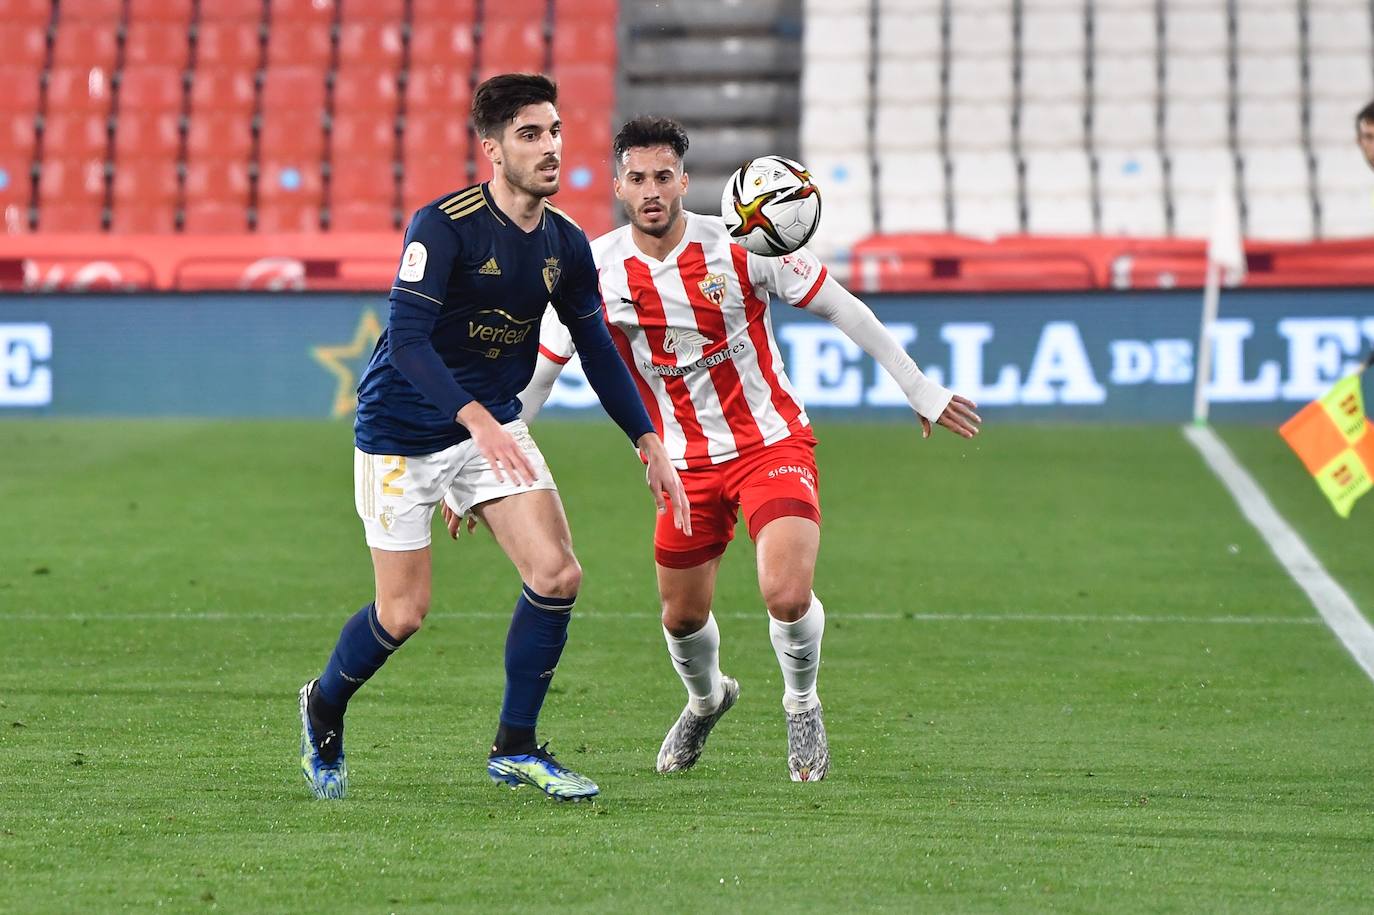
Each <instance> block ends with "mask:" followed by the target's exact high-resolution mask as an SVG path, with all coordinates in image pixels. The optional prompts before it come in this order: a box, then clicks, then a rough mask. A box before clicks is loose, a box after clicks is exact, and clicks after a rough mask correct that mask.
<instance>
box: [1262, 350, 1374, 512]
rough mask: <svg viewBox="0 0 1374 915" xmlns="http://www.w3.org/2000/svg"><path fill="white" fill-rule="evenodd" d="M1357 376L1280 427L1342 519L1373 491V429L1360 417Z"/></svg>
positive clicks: (1361, 399)
mask: <svg viewBox="0 0 1374 915" xmlns="http://www.w3.org/2000/svg"><path fill="white" fill-rule="evenodd" d="M1368 364H1369V363H1366V366H1367V365H1368ZM1362 373H1363V369H1361V370H1360V371H1359V372H1356V373H1355V374H1353V375H1351V376H1349V377H1347V378H1343V379H1341V380H1340V381H1339V382H1337V383H1336V386H1335V387H1333V388H1332V389H1331V390H1330V391H1328V392H1327V393H1326V395H1325V396H1324V397H1322V398H1321V399H1320V400H1314V401H1312V402H1311V403H1310V404H1308V405H1307V406H1305V407H1303V408H1302V409H1301V410H1299V411H1298V413H1297V415H1296V416H1294V417H1293V418H1292V419H1290V420H1288V422H1286V423H1284V424H1283V425H1282V426H1281V427H1280V428H1279V434H1280V435H1282V436H1283V438H1284V441H1286V442H1288V447H1290V448H1292V449H1293V451H1294V452H1296V453H1297V455H1298V457H1299V458H1300V459H1301V460H1302V462H1303V465H1304V466H1305V467H1306V468H1307V472H1308V473H1310V474H1312V476H1313V477H1315V478H1316V480H1317V485H1318V486H1320V487H1321V490H1322V492H1323V493H1325V494H1326V497H1327V498H1328V499H1330V500H1331V507H1332V508H1334V509H1335V510H1336V514H1338V515H1340V516H1341V517H1342V518H1348V517H1350V510H1351V509H1352V508H1354V507H1355V502H1356V500H1358V499H1359V498H1360V496H1362V495H1364V494H1365V493H1367V492H1369V490H1370V489H1374V430H1371V429H1370V428H1369V423H1368V422H1367V421H1366V419H1365V415H1364V396H1363V394H1362V392H1361V391H1360V376H1361V374H1362Z"/></svg>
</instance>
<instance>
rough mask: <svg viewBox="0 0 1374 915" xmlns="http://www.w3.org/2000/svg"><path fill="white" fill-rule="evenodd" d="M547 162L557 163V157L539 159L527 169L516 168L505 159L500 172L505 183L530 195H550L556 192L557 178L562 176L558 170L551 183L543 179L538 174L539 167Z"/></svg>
mask: <svg viewBox="0 0 1374 915" xmlns="http://www.w3.org/2000/svg"><path fill="white" fill-rule="evenodd" d="M549 163H553V164H557V163H558V159H556V158H545V159H540V160H539V161H538V162H536V163H535V164H534V166H533V167H531V168H529V169H517V168H516V167H515V166H514V165H512V164H511V162H510V160H509V159H507V160H506V161H505V162H503V163H502V165H501V173H502V174H503V175H504V176H505V178H506V183H507V184H509V185H510V186H511V187H514V188H517V189H518V190H521V191H524V192H525V193H526V194H529V195H530V196H531V197H552V196H553V195H554V194H557V193H558V185H559V178H561V177H562V173H561V172H559V174H558V177H556V178H554V180H553V183H552V184H549V183H547V182H546V181H544V180H543V178H542V177H541V175H540V172H539V169H540V167H541V166H544V165H548V164H549Z"/></svg>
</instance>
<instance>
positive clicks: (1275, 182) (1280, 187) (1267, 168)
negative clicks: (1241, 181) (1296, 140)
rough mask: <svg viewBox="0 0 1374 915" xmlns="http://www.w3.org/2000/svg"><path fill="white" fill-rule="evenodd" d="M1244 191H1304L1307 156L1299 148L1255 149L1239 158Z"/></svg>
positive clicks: (1305, 191) (1305, 190)
mask: <svg viewBox="0 0 1374 915" xmlns="http://www.w3.org/2000/svg"><path fill="white" fill-rule="evenodd" d="M1241 165H1242V173H1243V175H1244V177H1245V192H1246V193H1247V194H1255V193H1260V192H1269V193H1275V192H1277V193H1291V192H1299V191H1300V192H1302V193H1304V194H1306V193H1307V191H1308V186H1309V185H1310V183H1311V182H1310V180H1309V175H1308V170H1307V153H1306V152H1305V151H1304V150H1303V149H1302V147H1300V146H1274V147H1270V148H1268V149H1256V150H1252V151H1250V152H1247V153H1245V154H1244V155H1242V156H1241Z"/></svg>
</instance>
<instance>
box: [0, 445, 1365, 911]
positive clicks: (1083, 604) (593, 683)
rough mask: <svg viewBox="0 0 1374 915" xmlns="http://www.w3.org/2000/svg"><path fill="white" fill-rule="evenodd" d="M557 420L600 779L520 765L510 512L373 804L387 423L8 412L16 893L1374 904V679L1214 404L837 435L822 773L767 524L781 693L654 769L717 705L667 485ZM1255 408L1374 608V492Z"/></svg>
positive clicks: (89, 903) (13, 902)
mask: <svg viewBox="0 0 1374 915" xmlns="http://www.w3.org/2000/svg"><path fill="white" fill-rule="evenodd" d="M536 434H537V435H538V437H539V438H540V440H541V442H542V443H543V445H544V449H545V451H546V453H547V455H548V457H549V459H550V462H551V464H552V465H553V468H554V472H555V474H556V475H557V476H558V478H559V480H560V483H561V486H562V490H563V494H564V497H565V501H566V504H567V507H568V514H569V516H570V519H571V522H572V528H573V535H574V540H575V543H576V545H577V550H578V555H579V558H580V559H581V561H582V564H583V566H584V568H585V570H586V578H585V585H584V591H583V595H582V598H581V601H580V603H579V611H578V616H577V618H576V619H575V620H574V623H573V628H572V633H571V640H570V642H569V647H568V650H567V652H566V653H565V655H564V658H563V663H562V664H561V665H560V668H559V676H558V679H557V681H556V682H555V684H554V686H553V692H552V694H551V696H550V700H549V702H548V704H547V705H546V708H545V715H544V720H543V722H542V728H541V730H542V734H543V735H544V736H546V737H548V738H551V739H552V741H553V748H554V749H555V750H556V751H557V752H558V753H559V755H560V757H561V758H562V759H563V760H565V761H566V762H567V763H569V764H570V765H572V766H573V767H574V768H577V769H579V770H581V771H584V772H586V773H587V774H588V775H590V776H592V777H593V778H595V779H596V780H597V781H598V782H599V783H600V784H601V786H602V790H603V795H602V798H601V799H599V800H598V801H597V802H596V803H595V804H590V805H586V804H584V805H576V806H574V805H559V804H556V803H552V802H549V801H546V800H545V799H544V798H543V797H542V796H538V795H535V794H532V793H530V791H529V789H526V790H523V791H519V792H510V791H507V790H504V789H498V788H496V787H495V786H493V785H492V784H491V783H490V782H489V781H488V779H487V777H486V775H485V772H484V768H483V761H484V757H485V751H486V749H487V746H488V744H489V741H490V739H491V735H492V732H493V729H494V725H495V716H496V712H497V709H498V707H499V703H500V698H501V684H502V679H501V650H502V644H503V640H504V633H505V623H506V619H507V616H508V613H509V610H510V607H511V605H512V603H513V601H514V598H515V596H516V593H517V588H518V582H517V579H516V576H515V573H514V572H513V571H512V569H511V568H510V567H509V565H508V564H506V562H505V561H504V559H503V557H502V556H501V555H500V553H499V551H498V550H497V549H496V548H495V547H494V545H493V544H492V542H491V540H490V538H489V537H488V536H486V535H485V534H479V535H478V536H476V537H474V538H472V539H471V540H468V539H465V540H464V541H463V542H461V543H459V544H453V543H451V542H449V541H447V540H443V541H439V540H436V544H437V546H438V555H437V558H436V584H435V600H434V607H433V611H432V613H431V615H430V620H429V622H428V624H427V626H426V629H425V630H424V631H423V632H421V634H420V635H419V636H418V637H417V638H416V639H414V640H413V641H412V642H411V643H410V644H408V645H407V646H406V647H405V649H404V650H403V651H402V652H401V653H400V654H398V655H397V656H396V657H395V658H393V659H392V661H391V662H390V663H389V664H388V665H387V667H386V668H385V669H384V670H383V671H382V672H381V673H380V674H379V675H378V676H377V678H376V679H375V680H374V681H373V682H372V683H370V684H369V685H368V686H367V687H366V688H365V690H364V691H363V692H362V693H361V694H360V695H359V697H358V699H357V701H356V702H355V704H354V707H353V709H352V711H351V712H350V715H349V737H348V750H349V762H350V768H351V770H352V779H351V786H350V791H351V794H350V797H349V798H348V799H347V800H345V801H343V802H339V803H323V802H317V801H314V800H312V799H311V798H310V797H309V794H308V791H307V789H306V786H305V784H304V782H303V780H302V779H301V776H300V773H299V771H298V769H297V722H296V700H295V694H296V690H297V688H298V687H299V686H300V684H301V683H302V682H303V681H304V680H305V679H306V678H307V677H309V676H312V675H313V674H315V673H316V672H317V671H318V670H319V668H320V666H321V665H322V664H323V662H324V660H325V657H326V655H327V654H328V652H329V650H330V648H331V646H332V644H333V640H334V638H335V635H336V634H337V631H338V628H339V625H340V624H341V623H342V621H343V620H344V618H345V617H346V616H347V615H348V614H349V613H351V612H352V611H353V610H355V609H356V608H357V607H358V606H360V605H361V604H363V603H364V602H366V601H367V600H368V599H369V597H370V593H371V592H370V589H371V573H370V568H369V564H368V560H367V553H366V549H365V547H364V545H363V543H362V532H361V528H360V525H359V523H358V521H357V519H356V517H355V515H354V513H353V505H352V480H351V474H352V458H351V455H350V447H351V436H350V429H349V428H348V426H347V425H346V424H341V423H250V422H239V423H230V422H225V423H204V422H191V421H166V422H94V421H91V422H70V421H61V422H59V421H7V422H4V423H0V462H3V466H4V467H5V472H4V474H3V475H0V497H2V498H0V531H3V537H0V545H2V546H3V549H2V550H0V632H3V636H2V637H0V643H3V645H4V646H5V647H4V656H3V664H0V911H6V912H30V911H78V910H82V911H113V910H122V909H133V910H140V911H147V910H151V909H153V908H155V907H159V906H160V907H162V908H163V909H164V910H169V911H185V912H197V911H210V910H221V911H234V912H269V911H325V910H329V911H340V912H347V911H359V912H384V911H399V912H424V911H432V912H438V911H452V910H456V909H471V910H477V909H484V910H497V909H503V910H511V911H519V910H528V909H536V908H537V909H552V910H556V911H563V910H572V911H598V912H600V911H607V910H612V911H662V910H672V911H698V910H726V911H774V910H786V911H802V910H818V911H858V910H880V909H885V910H926V911H937V912H945V911H1007V912H1023V911H1039V910H1052V911H1114V912H1115V911H1155V912H1158V911H1185V912H1222V911H1233V912H1247V913H1249V912H1263V911H1282V910H1287V911H1293V910H1302V911H1304V912H1314V911H1353V910H1360V909H1368V907H1369V906H1370V905H1371V900H1372V899H1374V868H1371V866H1370V861H1371V855H1374V802H1371V800H1370V797H1371V795H1370V789H1371V785H1374V763H1372V762H1371V760H1372V759H1374V756H1372V755H1371V753H1370V735H1371V726H1372V725H1374V684H1371V683H1370V682H1369V680H1368V679H1367V678H1366V677H1365V676H1364V674H1362V673H1361V672H1360V671H1359V669H1358V668H1357V667H1356V666H1355V664H1354V663H1353V662H1352V661H1351V659H1350V658H1349V657H1348V656H1347V654H1346V652H1345V651H1344V649H1343V648H1342V647H1341V646H1340V644H1339V643H1338V642H1337V640H1336V639H1335V637H1334V636H1332V635H1331V633H1330V632H1328V630H1327V629H1326V628H1325V627H1324V626H1322V625H1321V624H1320V622H1319V621H1318V618H1317V615H1316V612H1315V611H1314V610H1313V609H1312V607H1311V606H1310V605H1309V604H1308V603H1307V602H1306V600H1305V599H1304V597H1303V595H1302V594H1301V592H1300V591H1299V590H1298V588H1297V587H1296V586H1295V585H1294V584H1293V583H1292V582H1291V581H1290V580H1289V579H1288V578H1287V577H1286V575H1285V574H1284V572H1283V571H1282V569H1281V568H1280V567H1279V565H1278V564H1277V562H1276V561H1275V560H1274V559H1273V557H1272V556H1271V555H1270V554H1269V552H1268V550H1267V549H1266V547H1265V546H1264V544H1263V543H1262V542H1261V541H1260V540H1259V538H1258V536H1257V535H1256V534H1255V533H1254V532H1253V531H1252V529H1251V528H1250V527H1249V526H1248V525H1247V524H1246V523H1245V521H1244V520H1243V519H1242V518H1241V516H1240V514H1239V512H1238V511H1237V510H1236V508H1235V506H1234V504H1233V503H1232V501H1231V499H1230V497H1229V496H1228V495H1227V493H1226V492H1225V491H1224V489H1223V488H1222V487H1221V485H1220V483H1218V482H1217V481H1216V480H1215V479H1214V478H1213V477H1212V476H1211V474H1210V473H1209V472H1208V471H1207V469H1206V467H1205V466H1204V465H1203V463H1202V461H1201V459H1200V458H1199V457H1198V456H1197V455H1196V454H1195V453H1194V452H1193V451H1192V449H1191V448H1190V446H1189V445H1188V444H1187V443H1186V442H1185V441H1184V439H1183V437H1182V436H1181V435H1180V434H1179V432H1178V430H1177V429H1174V428H1171V427H1134V428H1131V427H1115V428H1106V427H1073V426H1066V427H1014V426H1009V427H999V426H991V427H989V428H988V429H987V431H986V432H985V434H984V435H983V436H982V437H980V439H979V440H978V442H977V443H976V444H965V443H963V442H960V441H957V440H956V439H954V438H953V437H951V436H948V435H946V434H944V433H943V432H941V433H938V434H937V437H936V438H935V439H932V440H931V441H928V442H921V441H920V439H919V435H918V433H917V432H916V431H915V430H914V429H912V428H902V427H897V426H864V425H836V424H827V425H823V426H822V427H821V428H820V430H819V434H820V437H821V441H822V445H821V449H820V462H821V490H822V499H823V506H824V510H825V515H826V517H825V526H824V533H823V546H822V552H821V563H820V568H819V571H818V575H817V592H818V594H819V595H820V596H821V598H822V599H823V600H824V601H825V604H826V608H827V616H828V619H829V621H830V626H829V629H828V631H827V633H826V640H825V649H824V664H823V667H822V670H821V679H820V692H821V696H822V698H823V700H824V702H825V707H826V713H827V717H826V722H827V725H828V727H829V730H830V734H831V742H832V752H833V757H834V762H833V768H832V772H831V777H830V778H829V779H828V780H826V781H825V782H823V783H819V784H811V785H797V784H792V783H791V782H789V781H788V780H787V776H786V765H785V728H784V723H783V719H782V713H781V708H780V692H781V686H780V683H779V677H778V673H777V670H776V666H775V661H774V659H773V656H772V650H771V647H770V645H769V642H768V637H767V626H766V621H765V617H764V611H763V609H762V607H761V606H760V604H759V600H758V596H757V590H756V585H755V582H754V575H753V552H752V547H751V545H750V544H749V542H748V538H747V537H745V536H743V534H742V532H741V536H740V537H739V538H738V539H737V541H736V543H735V544H734V545H733V547H732V548H731V550H730V552H729V553H728V554H727V558H726V562H725V565H724V567H723V569H722V574H721V580H720V589H719V595H718V600H717V604H716V612H717V614H718V617H719V619H720V626H721V630H722V634H723V661H724V668H725V670H726V671H727V672H729V673H731V674H733V675H734V676H736V677H738V678H739V680H740V681H741V684H742V687H743V693H742V697H741V700H740V703H739V705H738V706H736V709H735V710H734V711H733V712H731V714H730V715H729V716H728V717H727V718H726V719H725V720H724V721H723V723H722V724H721V726H720V728H719V729H718V730H717V731H716V733H715V735H714V736H713V737H712V741H711V744H710V746H709V747H708V749H707V753H706V755H705V756H704V758H703V760H702V762H701V764H700V765H699V766H698V767H697V768H696V769H695V770H694V771H692V772H689V773H685V774H683V775H681V776H677V777H668V778H665V777H660V776H658V775H656V774H655V773H654V771H653V763H654V756H655V753H656V751H657V749H658V744H659V741H660V740H661V738H662V736H663V733H664V731H665V729H666V728H667V727H668V726H669V725H670V724H671V723H672V721H673V720H674V718H675V716H676V715H677V713H678V711H679V710H680V708H681V705H682V702H683V695H682V688H681V685H680V683H679V682H678V680H677V678H676V677H675V676H674V674H673V671H672V668H671V665H670V664H669V662H668V660H667V658H666V655H665V650H664V646H663V641H662V636H661V634H660V630H659V625H658V622H657V607H656V601H655V594H654V586H653V576H652V564H651V551H650V547H649V534H650V530H651V526H652V520H653V519H652V508H651V503H650V501H649V498H648V495H647V493H645V492H644V491H643V487H642V482H641V481H642V473H641V471H640V470H639V469H638V467H637V464H636V462H635V461H634V459H633V456H632V454H631V452H630V451H629V449H628V448H627V447H626V445H625V443H624V441H623V440H622V439H621V438H619V437H618V435H617V434H616V433H615V432H614V431H613V430H612V429H611V427H610V426H609V424H607V423H605V422H601V423H594V424H560V423H556V422H548V423H543V424H541V425H540V426H539V427H538V428H536ZM1223 436H1224V438H1225V439H1226V440H1227V441H1228V443H1229V444H1230V445H1231V446H1232V448H1233V449H1235V450H1236V452H1237V454H1238V455H1239V456H1240V457H1241V459H1242V462H1243V463H1245V464H1246V465H1247V467H1249V468H1250V469H1251V471H1252V472H1253V473H1254V474H1255V475H1256V477H1257V478H1258V479H1259V480H1260V482H1261V483H1262V484H1263V485H1264V486H1265V488H1266V489H1267V490H1268V492H1269V493H1270V495H1271V496H1272V497H1273V499H1274V501H1275V503H1276V505H1277V506H1278V507H1279V509H1280V511H1282V512H1283V513H1284V514H1285V516H1286V517H1287V518H1288V519H1289V520H1290V521H1291V522H1293V523H1294V525H1295V526H1296V527H1297V528H1298V530H1299V531H1300V532H1301V533H1302V534H1303V535H1304V537H1306V538H1307V539H1308V542H1309V543H1310V544H1311V545H1312V546H1313V548H1314V549H1315V550H1316V551H1317V552H1318V554H1319V555H1320V556H1321V557H1322V559H1323V560H1324V561H1325V562H1326V564H1327V565H1328V568H1329V569H1330V571H1331V572H1332V573H1333V575H1335V576H1336V577H1337V579H1338V580H1339V581H1340V582H1341V583H1342V584H1343V585H1344V586H1345V587H1346V588H1347V589H1348V590H1349V591H1350V593H1351V595H1352V596H1353V597H1354V598H1355V600H1356V602H1357V603H1358V604H1359V605H1360V606H1361V607H1362V609H1364V610H1365V611H1366V612H1369V611H1370V610H1371V608H1374V563H1371V562H1370V558H1369V557H1370V552H1369V547H1370V544H1371V543H1374V497H1371V499H1370V500H1367V502H1366V503H1365V504H1361V505H1359V506H1357V508H1356V512H1355V516H1354V517H1353V518H1352V519H1351V520H1350V521H1349V522H1342V521H1340V519H1338V518H1336V516H1335V515H1334V513H1332V512H1331V511H1330V509H1329V508H1327V507H1326V505H1325V504H1324V503H1323V502H1322V500H1321V496H1320V495H1319V493H1318V492H1317V489H1316V487H1315V485H1313V484H1312V483H1311V481H1310V480H1309V479H1308V478H1306V476H1305V475H1304V474H1303V471H1302V470H1301V467H1300V466H1299V465H1298V463H1297V461H1296V460H1295V459H1294V458H1293V457H1292V456H1291V455H1289V454H1288V453H1286V451H1285V449H1284V446H1283V444H1282V442H1281V441H1280V440H1279V439H1278V437H1277V436H1276V435H1275V434H1274V433H1273V431H1272V430H1268V429H1257V428H1237V429H1224V430H1223Z"/></svg>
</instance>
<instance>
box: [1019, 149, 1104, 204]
mask: <svg viewBox="0 0 1374 915" xmlns="http://www.w3.org/2000/svg"><path fill="white" fill-rule="evenodd" d="M1025 166H1026V193H1027V194H1028V195H1030V194H1035V195H1053V194H1088V193H1091V192H1092V171H1091V168H1090V166H1089V163H1088V154H1087V153H1085V152H1084V151H1083V150H1081V149H1073V150H1056V151H1054V152H1038V153H1027V154H1026V156H1025Z"/></svg>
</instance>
